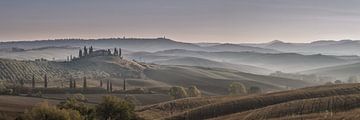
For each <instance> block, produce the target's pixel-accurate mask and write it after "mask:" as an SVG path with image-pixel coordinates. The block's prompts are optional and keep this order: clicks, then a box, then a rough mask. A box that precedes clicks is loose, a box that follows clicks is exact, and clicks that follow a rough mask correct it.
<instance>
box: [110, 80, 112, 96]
mask: <svg viewBox="0 0 360 120" xmlns="http://www.w3.org/2000/svg"><path fill="white" fill-rule="evenodd" d="M111 92H112V82H111V80H110V93H111Z"/></svg>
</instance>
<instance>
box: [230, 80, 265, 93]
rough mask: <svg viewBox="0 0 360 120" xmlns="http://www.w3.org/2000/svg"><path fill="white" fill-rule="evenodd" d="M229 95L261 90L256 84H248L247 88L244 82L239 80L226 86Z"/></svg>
mask: <svg viewBox="0 0 360 120" xmlns="http://www.w3.org/2000/svg"><path fill="white" fill-rule="evenodd" d="M228 91H229V94H230V95H245V94H256V93H261V92H262V90H261V88H260V87H258V86H250V87H249V88H247V87H246V86H245V85H244V84H242V83H240V82H232V83H230V85H229V87H228Z"/></svg>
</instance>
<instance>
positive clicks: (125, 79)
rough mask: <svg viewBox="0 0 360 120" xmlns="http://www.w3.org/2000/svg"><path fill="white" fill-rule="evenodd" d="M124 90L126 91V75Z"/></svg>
mask: <svg viewBox="0 0 360 120" xmlns="http://www.w3.org/2000/svg"><path fill="white" fill-rule="evenodd" d="M123 89H124V91H126V78H125V77H124V86H123Z"/></svg>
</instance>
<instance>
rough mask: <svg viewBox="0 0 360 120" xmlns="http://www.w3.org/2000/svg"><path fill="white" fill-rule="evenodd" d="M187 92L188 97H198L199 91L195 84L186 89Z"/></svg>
mask: <svg viewBox="0 0 360 120" xmlns="http://www.w3.org/2000/svg"><path fill="white" fill-rule="evenodd" d="M187 94H188V96H189V97H200V96H201V92H200V90H199V89H198V88H197V87H196V86H191V87H189V88H188V90H187Z"/></svg>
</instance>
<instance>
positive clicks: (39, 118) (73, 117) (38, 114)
mask: <svg viewBox="0 0 360 120" xmlns="http://www.w3.org/2000/svg"><path fill="white" fill-rule="evenodd" d="M18 119H23V120H82V119H83V118H82V117H81V115H80V113H79V112H78V111H75V110H67V109H59V108H57V107H56V106H50V105H49V104H48V102H43V103H40V104H39V105H38V106H35V107H33V108H32V109H31V110H29V111H25V114H24V115H23V116H21V117H20V118H18Z"/></svg>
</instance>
